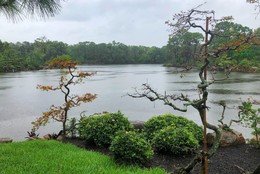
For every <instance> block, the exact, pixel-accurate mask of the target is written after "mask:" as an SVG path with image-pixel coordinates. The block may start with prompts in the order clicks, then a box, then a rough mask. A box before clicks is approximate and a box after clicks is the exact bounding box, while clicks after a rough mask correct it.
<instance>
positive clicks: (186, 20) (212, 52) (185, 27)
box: [129, 5, 256, 174]
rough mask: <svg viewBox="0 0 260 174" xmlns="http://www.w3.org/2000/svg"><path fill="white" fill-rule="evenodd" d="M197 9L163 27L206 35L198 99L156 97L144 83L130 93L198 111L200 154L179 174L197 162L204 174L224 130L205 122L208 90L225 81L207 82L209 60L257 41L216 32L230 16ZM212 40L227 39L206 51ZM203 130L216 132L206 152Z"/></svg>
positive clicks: (191, 167)
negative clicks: (201, 140) (200, 123)
mask: <svg viewBox="0 0 260 174" xmlns="http://www.w3.org/2000/svg"><path fill="white" fill-rule="evenodd" d="M200 6H201V5H199V6H198V7H196V8H193V9H191V10H189V11H187V12H180V13H178V14H175V15H173V18H172V21H167V22H166V24H168V25H169V26H170V28H171V29H172V30H171V31H172V36H174V35H176V34H178V33H182V32H186V31H189V30H190V29H199V30H200V31H201V32H203V33H204V34H205V43H204V44H202V45H201V47H200V49H199V54H198V55H197V57H198V58H199V59H197V60H199V61H200V62H201V63H202V65H201V66H200V68H199V73H198V75H199V79H200V83H199V84H198V86H197V88H198V91H199V95H198V96H199V97H198V98H196V99H191V98H190V97H189V96H188V95H184V94H180V95H170V94H167V93H166V92H165V93H164V94H159V93H158V92H157V91H156V90H154V89H153V88H152V87H151V86H150V85H149V84H143V88H142V89H141V91H142V92H140V90H136V93H135V94H129V95H130V96H131V97H134V98H147V99H149V100H150V101H156V100H159V101H162V102H163V103H164V104H165V105H168V106H170V107H172V108H173V109H174V110H177V111H181V112H187V109H188V107H189V106H192V107H193V108H195V109H196V110H197V111H198V114H199V116H200V118H201V122H202V123H203V125H204V149H203V152H202V153H200V154H197V155H196V157H195V158H194V159H193V160H192V161H191V162H190V163H189V164H188V165H187V166H185V167H183V168H181V169H180V170H179V171H178V172H179V173H181V174H187V173H190V171H191V170H192V169H193V168H194V166H195V165H196V164H198V163H200V162H202V168H203V173H206V174H207V173H208V167H207V166H208V159H209V158H210V157H212V156H213V155H214V154H215V152H216V151H217V149H218V147H219V145H220V138H221V132H222V129H223V128H222V127H218V126H215V125H213V124H211V123H209V122H208V121H207V120H206V111H207V110H208V109H209V107H208V106H207V100H208V94H209V93H208V87H209V86H210V85H212V84H214V82H216V81H219V80H224V79H225V78H224V79H215V78H214V76H213V75H212V80H208V79H207V72H208V69H209V66H210V63H211V60H212V59H217V58H219V57H220V56H221V55H222V54H225V53H227V52H230V51H234V50H237V49H239V48H241V46H243V45H245V44H248V43H254V42H255V39H256V36H253V35H252V33H251V32H249V33H235V34H233V33H231V34H228V35H227V34H225V33H224V32H223V31H220V32H217V31H215V30H214V29H215V26H216V25H217V24H218V23H220V22H223V21H230V20H232V19H233V18H232V16H227V17H223V18H221V19H216V18H215V12H214V11H203V10H202V11H201V10H198V8H199V7H200ZM204 22H205V23H206V24H205V23H204ZM204 25H205V27H204ZM209 26H211V28H212V29H210V28H209ZM215 38H229V42H227V43H221V44H220V45H218V46H217V47H216V48H215V49H208V47H209V46H210V45H211V43H212V41H213V40H214V39H215ZM228 74H229V72H228V73H227V75H228ZM227 77H228V76H227ZM176 101H180V102H182V103H183V106H182V107H180V106H179V105H178V104H177V103H176ZM206 129H210V130H213V131H214V132H215V133H216V139H215V142H214V143H213V145H212V147H211V148H210V149H209V150H207V141H206Z"/></svg>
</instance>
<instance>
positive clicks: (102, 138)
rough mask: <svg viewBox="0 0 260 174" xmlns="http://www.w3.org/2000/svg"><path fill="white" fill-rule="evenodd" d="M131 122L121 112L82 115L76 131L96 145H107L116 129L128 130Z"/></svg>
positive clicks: (130, 128) (131, 127)
mask: <svg viewBox="0 0 260 174" xmlns="http://www.w3.org/2000/svg"><path fill="white" fill-rule="evenodd" d="M132 129H133V126H132V124H131V123H130V122H129V121H128V118H127V117H125V116H124V115H123V114H122V113H121V112H119V111H118V112H116V113H106V114H102V115H93V116H89V117H82V118H81V119H80V120H79V127H78V131H79V134H80V137H81V138H84V139H86V140H87V141H88V142H94V143H95V144H96V145H98V146H103V147H108V146H109V145H110V144H111V142H112V140H113V138H114V136H115V133H116V132H117V131H120V130H124V131H130V130H132Z"/></svg>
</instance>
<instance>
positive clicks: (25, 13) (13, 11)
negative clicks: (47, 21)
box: [0, 0, 62, 21]
mask: <svg viewBox="0 0 260 174" xmlns="http://www.w3.org/2000/svg"><path fill="white" fill-rule="evenodd" d="M61 2H62V0H0V13H3V14H4V15H5V16H6V17H7V18H8V19H11V20H14V21H15V20H17V19H22V18H23V17H31V16H39V17H40V18H48V17H52V16H54V15H56V14H57V13H59V12H60V9H61Z"/></svg>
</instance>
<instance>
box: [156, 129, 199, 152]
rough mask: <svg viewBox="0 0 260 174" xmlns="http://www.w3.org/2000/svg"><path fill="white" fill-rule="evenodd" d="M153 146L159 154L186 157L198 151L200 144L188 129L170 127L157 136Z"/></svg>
mask: <svg viewBox="0 0 260 174" xmlns="http://www.w3.org/2000/svg"><path fill="white" fill-rule="evenodd" d="M152 145H153V147H154V148H155V149H156V150H157V151H159V152H164V153H165V152H167V153H171V154H174V155H184V154H187V153H190V152H193V151H194V150H195V149H197V148H198V146H199V143H198V140H197V139H196V138H194V136H193V134H192V133H191V132H189V130H188V129H186V128H175V127H172V126H168V127H166V128H165V129H161V130H160V131H159V132H158V133H157V134H156V135H155V137H154V138H153V140H152Z"/></svg>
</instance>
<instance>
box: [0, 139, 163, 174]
mask: <svg viewBox="0 0 260 174" xmlns="http://www.w3.org/2000/svg"><path fill="white" fill-rule="evenodd" d="M0 173H1V174H3V173H4V174H6V173H7V174H9V173H10V174H20V173H24V174H54V173H55V174H66V173H67V174H77V173H79V174H92V173H93V174H114V173H115V174H130V173H133V174H165V173H166V172H165V171H164V170H163V169H160V168H153V169H149V170H148V169H141V168H139V167H137V166H122V165H117V164H115V162H114V161H113V159H111V158H110V157H108V156H105V155H102V154H99V153H96V152H91V151H86V150H84V149H80V148H78V147H76V146H74V145H70V144H63V143H60V142H57V141H51V140H48V141H47V140H46V141H44V140H35V141H24V142H15V143H9V144H0Z"/></svg>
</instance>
